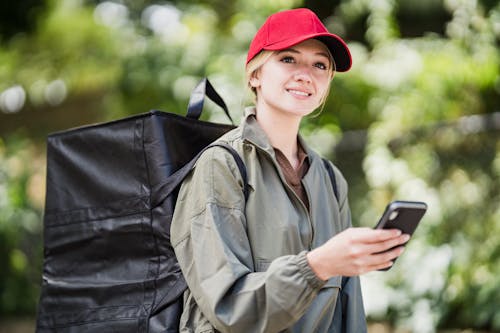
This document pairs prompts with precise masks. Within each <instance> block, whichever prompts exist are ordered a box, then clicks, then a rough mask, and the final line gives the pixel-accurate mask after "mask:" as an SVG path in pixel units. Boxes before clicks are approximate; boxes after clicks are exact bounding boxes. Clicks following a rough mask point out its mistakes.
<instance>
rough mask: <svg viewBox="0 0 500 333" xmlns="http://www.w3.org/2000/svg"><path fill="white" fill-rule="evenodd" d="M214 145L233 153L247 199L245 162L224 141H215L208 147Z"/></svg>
mask: <svg viewBox="0 0 500 333" xmlns="http://www.w3.org/2000/svg"><path fill="white" fill-rule="evenodd" d="M214 146H215V147H222V148H224V149H226V150H227V151H228V152H230V153H231V155H233V158H234V161H235V162H236V164H237V165H238V169H239V170H240V173H241V178H243V194H244V195H245V201H246V200H247V199H248V194H249V186H248V176H247V168H246V166H245V163H244V162H243V160H242V159H241V156H240V154H238V152H237V151H236V150H235V149H234V148H233V147H231V146H230V145H229V144H227V143H225V142H215V143H212V144H211V145H209V146H208V147H214ZM208 147H207V148H208Z"/></svg>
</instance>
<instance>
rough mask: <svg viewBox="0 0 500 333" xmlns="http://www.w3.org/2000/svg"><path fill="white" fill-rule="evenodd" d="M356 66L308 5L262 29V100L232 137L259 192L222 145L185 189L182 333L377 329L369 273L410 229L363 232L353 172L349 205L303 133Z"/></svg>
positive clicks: (255, 57) (255, 84)
mask: <svg viewBox="0 0 500 333" xmlns="http://www.w3.org/2000/svg"><path fill="white" fill-rule="evenodd" d="M350 67H351V56H350V53H349V50H348V48H347V46H346V45H345V43H344V42H343V41H342V39H340V38H339V37H338V36H336V35H333V34H331V33H329V32H328V31H327V30H326V28H325V27H324V26H323V24H322V23H321V21H320V20H319V19H318V17H317V16H316V15H315V14H314V13H313V12H311V11H310V10H308V9H295V10H288V11H283V12H279V13H276V14H274V15H271V16H270V17H269V18H268V19H267V21H266V22H265V23H264V25H263V26H262V27H261V28H260V30H259V31H258V32H257V34H256V36H255V38H254V39H253V41H252V43H251V45H250V49H249V52H248V58H247V66H246V69H247V78H248V85H249V87H250V88H251V89H252V91H253V92H254V93H255V97H256V99H255V101H256V105H255V107H253V108H249V109H247V110H246V115H245V117H244V119H243V120H242V123H241V125H240V126H239V127H238V128H236V129H235V130H233V131H231V132H229V133H227V134H226V135H224V136H223V137H222V138H220V140H221V141H223V142H227V143H229V144H230V145H231V146H233V147H234V148H235V149H236V150H237V151H238V152H239V154H240V155H241V157H242V159H243V161H244V162H245V166H246V168H247V172H248V184H249V186H250V188H251V191H250V195H249V196H248V199H247V200H245V197H244V195H243V191H242V188H243V183H242V179H241V176H240V172H239V170H238V167H237V166H236V163H235V161H234V159H233V157H232V156H231V155H230V154H229V153H228V152H226V151H225V150H224V149H221V148H217V147H215V148H212V149H209V150H207V151H206V152H205V153H204V154H203V155H202V156H201V158H200V159H199V161H198V162H197V166H196V168H195V169H194V171H193V172H192V174H191V175H190V176H189V177H188V178H187V179H186V181H185V182H184V183H183V185H182V187H181V190H180V193H179V197H178V201H177V206H176V209H175V214H174V218H173V222H172V228H171V237H172V244H173V246H174V249H175V253H176V255H177V258H178V260H179V264H180V266H181V269H182V272H183V274H184V275H185V278H186V281H187V284H188V286H189V289H188V290H187V291H186V292H185V294H184V310H183V314H182V317H181V328H180V330H181V332H217V331H220V332H238V333H242V332H252V333H254V332H305V333H309V332H344V331H345V332H356V333H358V332H364V331H366V323H365V317H364V310H363V304H362V298H361V291H360V286H359V278H358V277H357V275H359V274H362V273H365V272H369V271H373V270H377V269H383V268H386V267H389V266H390V265H391V264H392V260H394V259H395V258H396V257H397V256H399V255H400V254H401V252H402V250H403V248H402V246H401V245H402V244H403V243H405V242H406V241H407V240H408V236H406V235H401V233H400V232H399V231H397V230H372V229H368V228H351V220H350V211H349V206H348V202H347V184H346V182H345V180H344V178H343V177H342V175H341V174H340V172H339V171H338V170H337V169H335V174H336V178H337V183H338V192H339V199H338V201H337V199H336V198H335V194H334V192H333V189H332V186H331V182H330V178H329V176H328V172H327V170H326V168H325V166H324V164H323V163H322V160H321V158H320V156H318V154H317V153H316V152H314V151H313V150H311V149H310V148H309V147H307V145H306V144H305V142H304V141H303V140H302V138H301V137H300V136H299V135H298V130H299V124H300V121H301V119H302V118H303V117H304V116H307V115H309V114H310V113H312V112H313V111H314V110H315V109H316V108H318V107H320V106H321V105H322V104H323V103H324V100H325V98H326V96H327V94H328V91H329V84H330V82H331V80H332V78H333V76H334V73H335V72H336V71H347V70H348V69H349V68H350ZM393 247H394V249H392V250H390V249H391V248H393ZM342 276H344V277H345V278H344V279H343V278H342Z"/></svg>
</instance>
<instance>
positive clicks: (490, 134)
mask: <svg viewBox="0 0 500 333" xmlns="http://www.w3.org/2000/svg"><path fill="white" fill-rule="evenodd" d="M295 7H308V8H311V9H313V10H314V11H316V13H317V14H318V16H320V18H321V19H322V20H323V21H324V23H325V24H326V25H327V26H328V27H329V29H330V30H331V31H333V32H335V33H337V34H339V35H340V36H342V37H343V38H344V39H345V40H346V41H347V42H348V44H349V47H350V49H351V52H352V55H353V61H354V65H353V68H352V70H351V71H349V72H348V73H340V74H337V75H336V77H335V79H334V81H333V84H332V90H331V96H330V98H329V100H328V102H327V105H326V107H325V108H324V111H323V112H322V113H321V114H320V115H319V116H317V117H310V118H308V119H307V120H306V121H305V122H304V124H303V128H302V133H303V135H304V137H305V138H306V140H307V141H308V142H309V143H310V144H311V146H313V147H314V148H315V149H317V150H318V151H320V152H321V153H322V154H323V155H325V156H326V157H329V158H331V159H332V160H334V161H335V163H336V164H337V165H338V166H339V168H340V169H341V170H342V172H343V173H344V175H345V177H346V178H347V180H348V182H349V184H350V194H349V196H350V203H351V209H352V215H353V223H354V224H355V225H356V226H369V227H371V226H373V225H374V224H375V223H376V221H377V219H378V217H379V215H380V214H381V213H382V211H383V209H384V207H385V205H386V203H387V202H388V201H390V200H393V199H401V200H422V201H426V202H427V203H428V205H429V211H428V213H427V214H426V216H425V218H424V220H423V221H422V223H421V225H420V227H419V228H418V229H417V232H416V233H415V235H414V238H413V239H412V241H411V242H410V243H409V245H408V246H407V249H406V252H405V254H404V255H403V256H402V257H401V258H400V259H398V261H397V263H396V265H395V267H394V268H392V269H391V270H390V271H389V272H386V273H380V272H377V273H371V274H368V275H365V276H363V277H362V283H363V292H364V298H365V307H366V311H367V315H368V318H369V321H370V332H372V333H378V332H380V333H382V332H417V333H420V332H423V333H426V332H500V204H499V203H500V140H499V139H500V78H499V72H500V55H499V43H500V4H499V3H498V1H496V0H400V1H396V0H330V1H324V0H309V1H299V0H276V1H263V0H252V1H248V0H234V1H224V0H204V1H194V0H193V1H191V0H184V1H169V2H164V1H148V0H121V1H118V0H117V1H98V0H45V1H39V0H18V1H1V2H0V332H2V333H3V332H11V333H12V332H33V331H34V321H35V317H36V307H37V302H38V296H39V288H40V282H41V267H42V260H43V251H42V248H43V239H42V236H43V235H42V230H43V224H42V220H43V208H44V197H45V172H46V165H45V163H46V159H45V140H46V137H47V135H48V134H49V133H52V132H55V131H61V130H65V129H68V128H72V127H75V126H81V125H84V124H90V123H95V122H103V121H108V120H113V119H118V118H121V117H125V116H128V115H132V114H137V113H143V112H147V111H149V110H150V109H160V110H164V111H169V112H176V113H181V114H182V113H184V112H185V109H186V105H187V101H188V98H189V93H190V91H191V89H192V88H193V87H194V86H195V84H196V83H197V82H198V80H200V79H201V78H202V77H204V76H208V77H209V78H210V80H211V81H212V83H213V85H214V86H215V88H216V89H217V90H218V92H219V93H220V94H221V95H222V96H223V98H224V99H225V100H226V102H227V104H228V105H229V108H230V110H231V114H232V115H233V117H234V118H236V119H238V118H239V117H240V115H241V113H242V108H243V106H245V105H248V104H249V103H251V96H250V94H249V93H248V92H247V91H246V89H245V83H244V61H245V57H246V50H247V47H248V45H249V42H250V40H251V38H252V37H253V35H254V34H255V32H256V30H257V29H258V28H259V26H260V25H261V24H262V23H263V21H264V19H265V17H267V16H268V15H269V14H271V13H273V12H275V11H277V10H281V9H289V8H295ZM207 109H208V111H209V112H208V113H207V114H208V116H207V118H209V119H210V120H212V121H225V120H224V118H223V116H222V114H223V113H222V112H220V111H219V110H217V109H216V108H215V107H213V106H212V105H211V104H210V103H208V107H207Z"/></svg>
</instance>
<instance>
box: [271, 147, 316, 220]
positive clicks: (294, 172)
mask: <svg viewBox="0 0 500 333" xmlns="http://www.w3.org/2000/svg"><path fill="white" fill-rule="evenodd" d="M274 151H275V153H276V160H277V161H278V164H279V166H280V167H281V171H282V172H283V175H284V176H285V180H286V182H287V183H288V185H289V186H290V187H291V188H292V189H293V191H294V192H295V194H297V196H298V197H299V198H300V200H302V202H303V203H304V205H305V206H306V208H307V210H309V200H308V199H307V194H306V191H305V189H304V186H302V177H304V175H305V174H306V173H307V170H308V169H309V159H308V158H307V154H306V152H305V151H304V149H303V148H302V146H301V145H300V144H299V150H298V152H297V153H298V158H299V165H298V167H297V169H294V168H293V167H292V165H291V164H290V161H288V159H287V158H286V156H285V154H283V153H282V152H281V150H279V149H277V148H274Z"/></svg>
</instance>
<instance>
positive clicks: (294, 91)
mask: <svg viewBox="0 0 500 333" xmlns="http://www.w3.org/2000/svg"><path fill="white" fill-rule="evenodd" d="M286 91H287V92H289V93H290V94H293V95H297V96H303V97H309V96H311V95H312V94H311V93H309V92H307V91H302V90H296V89H287V90H286Z"/></svg>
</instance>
